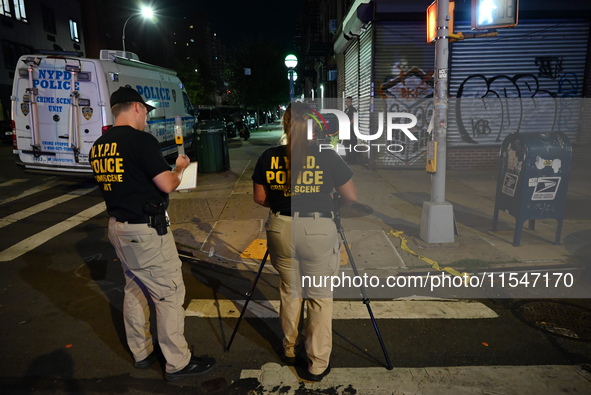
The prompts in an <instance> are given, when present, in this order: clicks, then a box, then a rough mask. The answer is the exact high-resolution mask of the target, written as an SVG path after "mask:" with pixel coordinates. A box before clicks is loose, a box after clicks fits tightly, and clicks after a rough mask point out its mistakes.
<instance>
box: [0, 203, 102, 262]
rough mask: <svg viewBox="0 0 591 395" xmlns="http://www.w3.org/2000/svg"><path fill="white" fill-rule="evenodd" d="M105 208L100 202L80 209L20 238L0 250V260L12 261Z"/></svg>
mask: <svg viewBox="0 0 591 395" xmlns="http://www.w3.org/2000/svg"><path fill="white" fill-rule="evenodd" d="M105 210H106V206H105V203H104V202H101V203H99V204H97V205H94V206H92V207H90V208H88V209H86V210H84V211H81V212H80V213H78V214H76V215H74V216H72V217H70V218H68V219H67V220H65V221H62V222H60V223H59V224H56V225H53V226H52V227H50V228H47V229H45V230H43V231H41V232H39V233H37V234H36V235H34V236H31V237H29V238H27V239H25V240H22V241H21V242H19V243H17V244H15V245H13V246H12V247H10V248H7V249H5V250H4V251H2V252H0V262H8V261H12V260H13V259H16V258H18V257H19V256H21V255H23V254H25V253H27V252H29V251H31V250H32V249H34V248H36V247H38V246H40V245H41V244H43V243H45V242H47V241H48V240H51V239H52V238H54V237H56V236H58V235H60V234H62V233H64V232H66V231H68V230H70V229H72V228H73V227H75V226H78V225H80V224H81V223H83V222H86V221H88V220H89V219H91V218H92V217H94V216H96V215H98V214H100V213H102V212H103V211H105Z"/></svg>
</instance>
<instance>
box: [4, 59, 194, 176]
mask: <svg viewBox="0 0 591 395" xmlns="http://www.w3.org/2000/svg"><path fill="white" fill-rule="evenodd" d="M76 55H79V54H77V53H68V52H56V51H45V52H41V53H39V54H32V55H24V56H22V57H21V58H20V59H19V61H18V64H17V68H16V72H15V76H14V84H13V88H12V96H11V100H12V119H13V121H14V124H13V125H14V151H13V152H14V153H15V155H16V162H17V164H18V165H20V166H23V167H24V168H25V169H26V170H27V171H33V172H43V173H52V174H75V175H89V176H91V175H92V170H91V168H90V164H89V162H88V153H89V151H90V148H91V147H92V144H93V143H94V141H95V140H96V139H97V138H98V137H100V136H101V134H102V133H104V131H106V130H107V129H108V128H109V127H111V126H112V125H113V116H112V114H111V107H110V105H109V98H110V96H111V93H112V92H114V91H116V90H117V89H118V88H119V87H121V86H125V85H130V86H131V87H133V88H134V89H136V90H137V91H138V92H139V93H140V94H141V95H142V96H143V98H144V100H145V101H146V103H148V104H150V105H152V106H153V107H155V108H156V109H155V110H154V111H152V112H151V113H150V115H149V120H148V127H147V128H146V131H147V132H149V133H151V134H153V135H154V136H155V137H156V138H157V139H158V141H159V142H160V146H161V148H162V153H163V155H164V156H165V157H168V156H172V155H176V154H177V152H178V146H177V144H176V142H180V136H177V139H176V140H175V122H176V125H177V126H178V125H179V124H182V134H183V143H184V147H185V151H186V152H188V151H190V150H192V148H193V144H192V142H193V125H194V124H195V117H194V116H193V109H192V106H191V103H190V102H189V97H188V95H187V92H186V91H185V88H184V86H183V83H182V82H181V81H180V80H179V78H178V77H177V75H176V72H175V71H173V70H170V69H166V68H163V67H159V66H155V65H152V64H148V63H143V62H140V61H139V59H138V58H137V56H136V55H135V54H133V53H131V52H122V51H109V50H102V51H101V55H100V59H89V58H83V57H79V56H76ZM178 129H179V128H177V133H178Z"/></svg>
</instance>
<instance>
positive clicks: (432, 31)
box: [427, 0, 456, 44]
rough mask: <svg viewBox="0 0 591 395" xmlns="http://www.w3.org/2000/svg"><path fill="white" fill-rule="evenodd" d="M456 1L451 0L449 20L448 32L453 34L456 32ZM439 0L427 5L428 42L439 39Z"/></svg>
mask: <svg viewBox="0 0 591 395" xmlns="http://www.w3.org/2000/svg"><path fill="white" fill-rule="evenodd" d="M455 7H456V3H454V2H453V1H450V2H449V10H448V15H449V21H448V33H449V34H453V32H454V9H455ZM437 30H438V29H437V0H435V1H434V2H433V3H431V5H429V7H427V42H428V43H429V44H433V43H435V41H437V37H438V34H437Z"/></svg>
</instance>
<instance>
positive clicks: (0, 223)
mask: <svg viewBox="0 0 591 395" xmlns="http://www.w3.org/2000/svg"><path fill="white" fill-rule="evenodd" d="M97 188H98V186H94V187H92V188H80V189H77V190H75V191H72V192H70V193H68V194H65V195H62V196H58V197H56V198H54V199H50V200H47V201H45V202H43V203H39V204H37V205H35V206H33V207H29V208H27V209H25V210H21V211H19V212H16V213H13V214H10V215H7V216H6V217H4V218H0V228H3V227H5V226H7V225H10V224H12V223H15V222H17V221H20V220H21V219H24V218H27V217H29V216H31V215H33V214H37V213H39V212H41V211H43V210H47V209H48V208H51V207H53V206H57V205H58V204H61V203H65V202H67V201H69V200H72V199H75V198H77V197H80V196H83V195H86V194H87V193H90V192H92V191H94V190H95V189H97Z"/></svg>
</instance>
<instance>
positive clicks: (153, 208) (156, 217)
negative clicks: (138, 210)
mask: <svg viewBox="0 0 591 395" xmlns="http://www.w3.org/2000/svg"><path fill="white" fill-rule="evenodd" d="M166 206H167V204H166V202H164V201H159V202H154V201H147V202H146V204H145V205H144V212H145V213H146V214H148V220H149V222H148V226H149V227H151V228H154V229H156V233H158V235H160V236H163V235H165V234H166V233H168V226H169V225H170V222H169V221H168V217H167V216H166Z"/></svg>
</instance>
